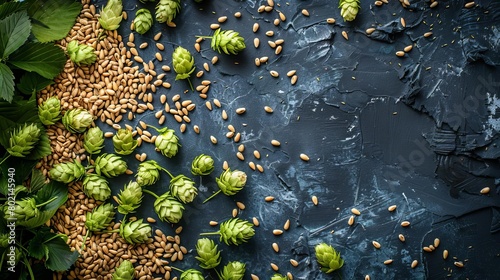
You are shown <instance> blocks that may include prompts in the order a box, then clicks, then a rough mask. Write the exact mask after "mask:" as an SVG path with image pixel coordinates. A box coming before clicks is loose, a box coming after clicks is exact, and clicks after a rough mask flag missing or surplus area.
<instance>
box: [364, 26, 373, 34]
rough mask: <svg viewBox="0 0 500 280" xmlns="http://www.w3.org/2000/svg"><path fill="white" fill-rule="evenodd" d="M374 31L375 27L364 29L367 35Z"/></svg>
mask: <svg viewBox="0 0 500 280" xmlns="http://www.w3.org/2000/svg"><path fill="white" fill-rule="evenodd" d="M374 31H375V28H373V27H370V28H368V29H366V31H365V33H366V34H367V35H370V34H372V33H373V32H374Z"/></svg>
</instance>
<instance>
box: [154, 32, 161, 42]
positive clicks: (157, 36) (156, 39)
mask: <svg viewBox="0 0 500 280" xmlns="http://www.w3.org/2000/svg"><path fill="white" fill-rule="evenodd" d="M160 38H161V32H158V33H156V35H155V36H154V37H153V39H154V40H155V41H158V40H160Z"/></svg>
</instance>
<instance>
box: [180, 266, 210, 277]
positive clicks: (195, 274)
mask: <svg viewBox="0 0 500 280" xmlns="http://www.w3.org/2000/svg"><path fill="white" fill-rule="evenodd" d="M203 279H205V277H203V274H202V273H201V272H200V271H198V270H196V269H193V268H191V269H188V270H186V271H184V272H183V273H182V274H181V280H203Z"/></svg>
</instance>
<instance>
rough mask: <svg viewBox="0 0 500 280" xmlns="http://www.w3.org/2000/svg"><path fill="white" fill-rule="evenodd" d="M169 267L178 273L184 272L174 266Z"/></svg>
mask: <svg viewBox="0 0 500 280" xmlns="http://www.w3.org/2000/svg"><path fill="white" fill-rule="evenodd" d="M170 267H171V268H173V269H175V270H177V271H179V272H184V270H182V269H180V268H177V267H175V266H170Z"/></svg>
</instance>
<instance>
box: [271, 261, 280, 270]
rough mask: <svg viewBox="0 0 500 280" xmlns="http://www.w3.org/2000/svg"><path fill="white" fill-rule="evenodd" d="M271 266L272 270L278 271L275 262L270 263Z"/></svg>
mask: <svg viewBox="0 0 500 280" xmlns="http://www.w3.org/2000/svg"><path fill="white" fill-rule="evenodd" d="M271 268H272V269H273V270H274V271H278V270H279V267H278V265H276V264H275V263H271Z"/></svg>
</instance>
